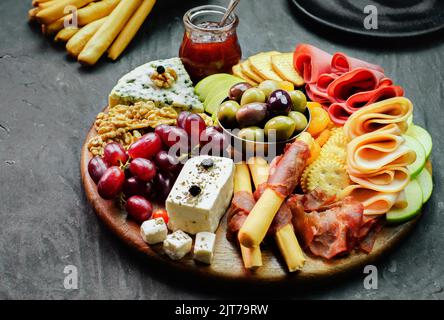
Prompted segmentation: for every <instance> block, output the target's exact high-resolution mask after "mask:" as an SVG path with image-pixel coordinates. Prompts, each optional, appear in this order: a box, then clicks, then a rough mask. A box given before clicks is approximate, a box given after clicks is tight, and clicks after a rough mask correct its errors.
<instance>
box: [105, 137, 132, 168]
mask: <svg viewBox="0 0 444 320" xmlns="http://www.w3.org/2000/svg"><path fill="white" fill-rule="evenodd" d="M103 161H105V163H106V164H107V165H108V166H110V167H112V166H120V165H122V164H125V163H126V162H127V161H128V155H127V153H126V152H125V149H123V147H122V146H121V145H120V144H119V143H116V142H111V143H108V144H107V145H106V146H105V148H104V149H103Z"/></svg>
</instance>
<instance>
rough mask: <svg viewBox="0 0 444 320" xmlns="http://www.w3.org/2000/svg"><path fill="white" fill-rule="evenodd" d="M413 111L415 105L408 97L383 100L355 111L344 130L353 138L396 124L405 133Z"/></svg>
mask: <svg viewBox="0 0 444 320" xmlns="http://www.w3.org/2000/svg"><path fill="white" fill-rule="evenodd" d="M412 112H413V105H412V103H411V101H410V100H409V99H407V98H404V97H395V98H391V99H387V100H383V101H380V102H377V103H374V104H371V105H369V106H366V107H364V108H362V109H360V110H359V111H356V112H355V113H353V115H351V116H350V118H349V119H348V120H347V122H346V123H345V125H344V132H345V134H346V136H347V138H348V139H349V140H352V139H354V138H356V137H359V136H362V135H364V134H366V133H370V132H374V131H377V130H381V129H382V130H383V129H384V128H385V127H386V126H388V125H393V124H394V125H396V126H397V127H398V128H399V129H400V130H401V133H403V132H405V131H406V130H407V127H408V125H407V119H408V117H409V116H410V115H411V114H412Z"/></svg>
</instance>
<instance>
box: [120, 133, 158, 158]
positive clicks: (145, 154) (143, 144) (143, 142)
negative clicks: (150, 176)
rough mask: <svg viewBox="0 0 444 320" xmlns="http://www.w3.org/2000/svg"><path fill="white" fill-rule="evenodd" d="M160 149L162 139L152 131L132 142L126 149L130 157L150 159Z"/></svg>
mask: <svg viewBox="0 0 444 320" xmlns="http://www.w3.org/2000/svg"><path fill="white" fill-rule="evenodd" d="M161 149H162V141H161V140H160V137H159V136H158V135H157V134H155V133H154V132H150V133H147V134H145V135H143V136H142V137H141V138H140V139H139V140H137V141H136V142H134V143H133V144H132V145H131V146H130V147H129V149H128V154H129V156H130V157H131V158H132V159H136V158H145V159H151V158H152V157H153V156H155V155H156V154H157V153H158V152H159V151H160V150H161Z"/></svg>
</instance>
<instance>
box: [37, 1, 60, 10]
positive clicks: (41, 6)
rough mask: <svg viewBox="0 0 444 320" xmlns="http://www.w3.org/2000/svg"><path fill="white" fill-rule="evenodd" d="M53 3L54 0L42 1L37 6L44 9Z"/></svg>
mask: <svg viewBox="0 0 444 320" xmlns="http://www.w3.org/2000/svg"><path fill="white" fill-rule="evenodd" d="M55 3H57V1H56V0H51V1H46V2H42V3H40V4H39V8H40V9H46V8H49V7H50V6H52V5H54V4H55Z"/></svg>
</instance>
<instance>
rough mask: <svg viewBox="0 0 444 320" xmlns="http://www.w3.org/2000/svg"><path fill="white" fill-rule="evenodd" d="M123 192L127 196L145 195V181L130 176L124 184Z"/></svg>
mask: <svg viewBox="0 0 444 320" xmlns="http://www.w3.org/2000/svg"><path fill="white" fill-rule="evenodd" d="M123 194H124V195H125V196H126V197H127V198H128V197H131V196H135V195H139V196H143V195H145V183H144V182H143V181H140V180H138V179H137V178H136V177H130V178H128V179H126V180H125V183H124V184H123Z"/></svg>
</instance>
